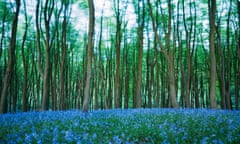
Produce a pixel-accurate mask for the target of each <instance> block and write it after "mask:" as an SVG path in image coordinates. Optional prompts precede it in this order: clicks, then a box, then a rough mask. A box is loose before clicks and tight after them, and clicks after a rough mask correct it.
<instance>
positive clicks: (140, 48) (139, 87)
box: [135, 1, 144, 108]
mask: <svg viewBox="0 0 240 144" xmlns="http://www.w3.org/2000/svg"><path fill="white" fill-rule="evenodd" d="M140 3H141V5H142V7H141V6H140ZM137 9H138V10H137V11H138V18H137V19H138V20H137V21H138V30H137V31H138V60H137V86H136V96H135V98H136V108H140V107H141V104H142V97H141V93H142V59H143V29H144V1H142V2H138V8H137Z"/></svg>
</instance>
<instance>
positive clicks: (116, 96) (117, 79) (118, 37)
mask: <svg viewBox="0 0 240 144" xmlns="http://www.w3.org/2000/svg"><path fill="white" fill-rule="evenodd" d="M114 6H115V13H116V25H117V28H116V43H115V48H116V54H115V55H116V56H115V61H116V69H115V81H114V107H115V108H120V105H121V104H120V101H121V100H120V99H121V97H120V44H121V23H122V22H121V19H120V9H119V0H117V3H116V2H115V1H114Z"/></svg>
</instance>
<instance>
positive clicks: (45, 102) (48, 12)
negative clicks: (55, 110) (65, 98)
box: [42, 0, 54, 111]
mask: <svg viewBox="0 0 240 144" xmlns="http://www.w3.org/2000/svg"><path fill="white" fill-rule="evenodd" d="M48 7H49V9H48ZM53 9H54V0H52V1H51V0H47V1H46V2H45V8H44V12H43V13H44V25H45V30H46V34H45V35H46V37H45V67H44V74H43V99H42V110H43V111H44V110H48V109H49V97H50V78H51V75H50V72H51V58H50V47H51V43H50V41H51V40H50V20H51V16H52V13H53Z"/></svg>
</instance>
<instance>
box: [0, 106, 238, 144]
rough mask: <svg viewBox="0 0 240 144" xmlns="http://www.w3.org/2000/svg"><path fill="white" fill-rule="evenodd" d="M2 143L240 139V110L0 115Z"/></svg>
mask: <svg viewBox="0 0 240 144" xmlns="http://www.w3.org/2000/svg"><path fill="white" fill-rule="evenodd" d="M0 126H1V127H0V143H79V144H80V143H98V144H101V143H102V144H105V143H114V144H115V143H116V144H118V143H119V144H121V143H128V144H131V143H183V144H184V143H186V144H187V143H238V142H240V111H223V110H206V109H129V110H120V109H117V110H104V111H93V112H90V113H87V114H85V113H82V112H81V111H78V110H72V111H57V112H50V111H48V112H39V113H37V112H29V113H17V114H5V115H0Z"/></svg>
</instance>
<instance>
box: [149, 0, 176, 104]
mask: <svg viewBox="0 0 240 144" xmlns="http://www.w3.org/2000/svg"><path fill="white" fill-rule="evenodd" d="M148 7H149V12H150V16H151V19H152V25H153V31H154V34H155V35H156V38H157V42H158V44H159V46H160V51H161V52H162V53H163V54H164V57H165V59H166V61H167V64H168V82H169V83H168V84H169V99H170V102H171V105H172V107H174V108H178V107H179V106H178V102H177V98H176V96H177V95H176V83H175V70H174V59H173V57H174V55H173V52H172V51H171V48H170V38H171V29H172V26H171V25H172V23H171V19H172V4H171V0H168V17H169V18H168V26H167V32H165V38H166V46H164V45H163V42H162V40H161V39H160V37H159V35H158V31H157V27H156V23H155V20H154V16H153V12H152V6H151V3H150V0H148Z"/></svg>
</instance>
